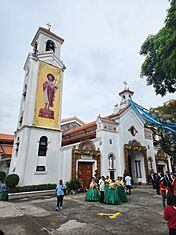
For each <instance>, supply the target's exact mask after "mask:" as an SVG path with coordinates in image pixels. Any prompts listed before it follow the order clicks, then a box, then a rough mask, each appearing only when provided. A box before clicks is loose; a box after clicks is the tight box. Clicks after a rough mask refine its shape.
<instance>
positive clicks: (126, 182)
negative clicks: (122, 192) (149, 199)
mask: <svg viewBox="0 0 176 235" xmlns="http://www.w3.org/2000/svg"><path fill="white" fill-rule="evenodd" d="M131 180H132V179H131V177H130V174H127V176H126V177H125V186H126V189H127V190H128V194H129V195H130V194H131Z"/></svg>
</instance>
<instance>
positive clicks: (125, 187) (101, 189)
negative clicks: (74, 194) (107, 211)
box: [86, 175, 131, 205]
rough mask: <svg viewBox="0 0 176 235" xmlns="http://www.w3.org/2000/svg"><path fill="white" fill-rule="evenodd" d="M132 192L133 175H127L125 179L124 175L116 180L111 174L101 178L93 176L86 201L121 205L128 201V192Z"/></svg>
mask: <svg viewBox="0 0 176 235" xmlns="http://www.w3.org/2000/svg"><path fill="white" fill-rule="evenodd" d="M127 193H128V194H131V177H130V176H129V175H127V176H126V177H125V181H123V178H122V177H117V178H116V179H115V180H114V179H110V177H109V176H106V178H105V177H104V176H102V177H101V178H100V180H98V179H97V178H96V177H93V178H92V181H91V183H90V187H89V190H88V191H87V193H86V201H99V202H100V203H106V204H111V205H119V204H121V203H122V202H127V201H128V199H127V196H126V194H127Z"/></svg>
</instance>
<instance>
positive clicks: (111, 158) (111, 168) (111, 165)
mask: <svg viewBox="0 0 176 235" xmlns="http://www.w3.org/2000/svg"><path fill="white" fill-rule="evenodd" d="M114 159H115V156H114V154H113V153H110V154H109V156H108V160H109V174H110V178H111V179H114V178H115V174H114V173H115V167H114Z"/></svg>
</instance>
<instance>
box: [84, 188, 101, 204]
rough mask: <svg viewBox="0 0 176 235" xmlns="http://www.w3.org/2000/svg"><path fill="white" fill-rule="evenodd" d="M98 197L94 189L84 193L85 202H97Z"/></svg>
mask: <svg viewBox="0 0 176 235" xmlns="http://www.w3.org/2000/svg"><path fill="white" fill-rule="evenodd" d="M99 198H100V195H99V192H98V190H97V189H96V188H89V190H88V191H87V193H86V198H85V199H86V201H93V202H97V201H99Z"/></svg>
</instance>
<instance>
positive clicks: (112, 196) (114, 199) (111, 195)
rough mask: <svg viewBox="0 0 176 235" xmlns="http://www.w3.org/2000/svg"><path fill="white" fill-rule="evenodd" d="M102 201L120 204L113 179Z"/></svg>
mask: <svg viewBox="0 0 176 235" xmlns="http://www.w3.org/2000/svg"><path fill="white" fill-rule="evenodd" d="M104 202H105V203H107V204H110V205H120V204H121V203H122V202H121V200H120V197H119V194H118V191H117V186H116V183H115V180H112V183H111V184H110V187H109V190H108V193H107V196H106V198H105V200H104Z"/></svg>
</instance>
